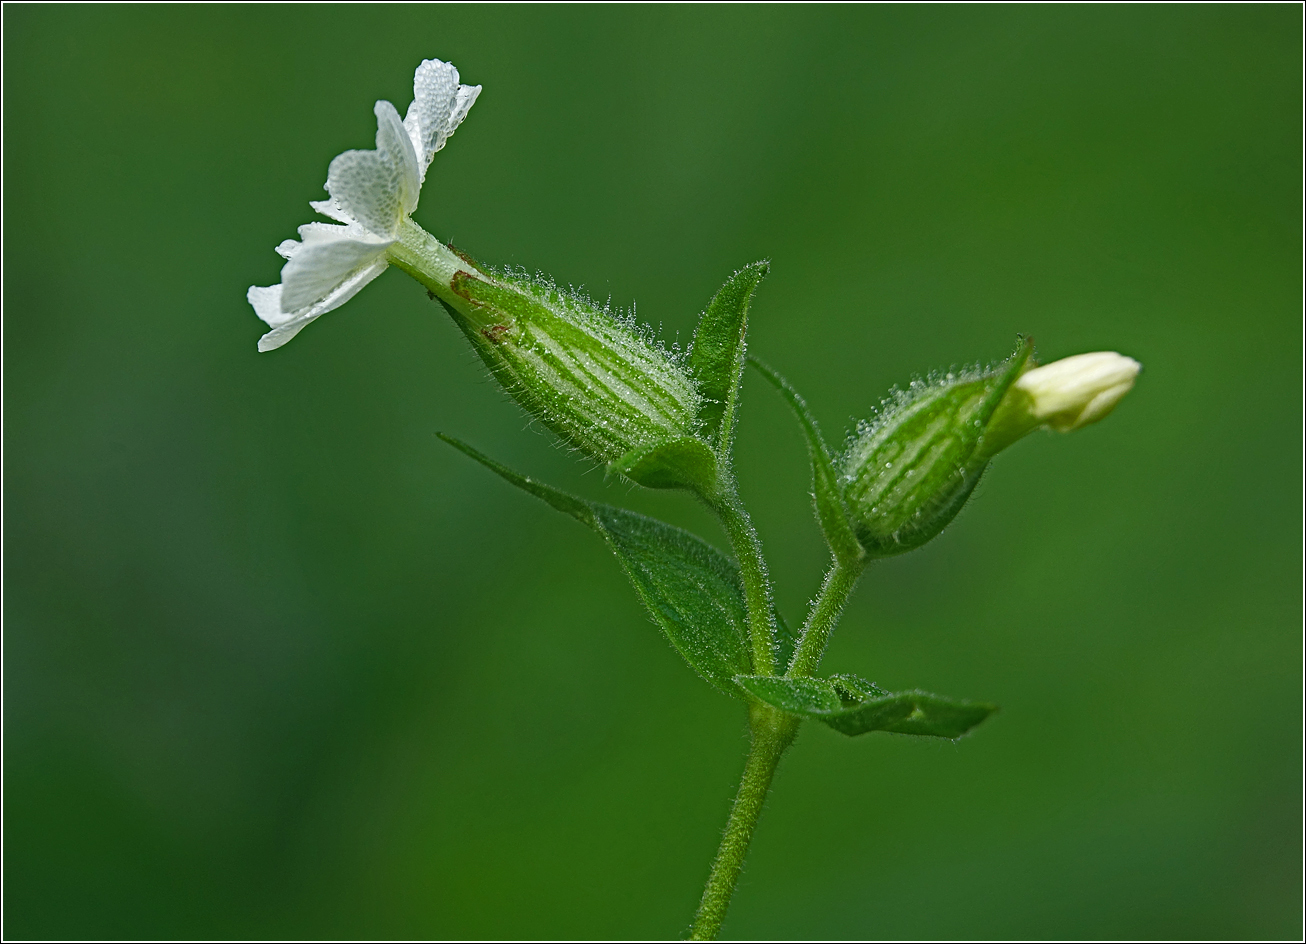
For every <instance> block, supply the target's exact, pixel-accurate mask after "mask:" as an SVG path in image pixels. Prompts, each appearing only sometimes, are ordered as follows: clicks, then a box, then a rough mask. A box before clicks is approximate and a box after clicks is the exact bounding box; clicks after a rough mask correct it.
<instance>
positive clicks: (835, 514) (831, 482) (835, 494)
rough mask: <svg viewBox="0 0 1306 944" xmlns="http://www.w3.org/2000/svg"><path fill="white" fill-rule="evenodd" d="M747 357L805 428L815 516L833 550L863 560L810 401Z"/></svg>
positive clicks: (838, 556) (846, 560) (848, 561)
mask: <svg viewBox="0 0 1306 944" xmlns="http://www.w3.org/2000/svg"><path fill="white" fill-rule="evenodd" d="M748 361H749V363H750V364H752V365H753V366H754V367H756V368H757V370H758V371H759V372H760V373H761V374H762V376H763V377H765V378H766V379H767V380H769V381H770V382H771V383H772V384H773V385H774V386H775V388H776V389H777V390H779V391H780V393H781V395H782V396H783V397H784V398H785V399H786V400H787V401H789V405H790V406H791V407H792V408H793V411H794V415H795V416H797V417H798V424H799V425H800V426H801V427H802V429H803V435H804V436H806V437H807V452H808V454H809V455H810V456H811V459H812V494H813V496H814V500H815V504H816V520H817V521H818V522H819V523H820V525H821V532H822V533H823V534H824V535H825V541H826V543H827V544H828V545H829V546H830V552H831V553H832V554H834V556H835V559H836V560H838V561H840V562H842V563H845V564H854V563H856V562H858V561H860V560H861V559H862V558H863V557H864V556H865V551H864V550H863V549H862V545H861V542H860V541H858V540H857V535H856V533H855V532H854V531H853V526H852V519H851V517H850V516H849V514H848V505H847V503H846V502H845V501H844V495H843V489H842V488H841V487H840V486H839V477H838V475H836V474H835V471H834V463H833V461H832V460H831V459H830V450H829V449H827V448H826V445H825V440H824V439H823V438H822V437H821V430H820V428H819V427H818V426H817V425H816V418H815V417H814V416H812V411H811V410H809V409H808V408H807V401H806V400H804V399H803V398H802V397H801V396H799V395H798V391H797V390H795V389H794V388H793V387H792V386H791V385H790V383H789V381H787V380H785V379H784V377H782V376H780V374H779V373H777V372H776V371H774V370H772V369H771V368H770V367H768V366H767V365H766V364H764V363H762V362H761V361H760V360H758V359H757V358H756V357H750V358H749V359H748Z"/></svg>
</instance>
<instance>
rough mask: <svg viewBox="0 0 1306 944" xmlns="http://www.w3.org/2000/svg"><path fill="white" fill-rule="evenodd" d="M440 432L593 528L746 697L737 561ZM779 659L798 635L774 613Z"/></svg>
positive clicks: (708, 662)
mask: <svg viewBox="0 0 1306 944" xmlns="http://www.w3.org/2000/svg"><path fill="white" fill-rule="evenodd" d="M439 436H440V438H441V439H443V440H444V441H445V442H447V443H449V444H450V445H451V446H453V447H455V448H456V449H459V450H461V451H462V452H464V453H466V454H467V455H469V456H471V457H472V458H473V459H475V460H476V461H477V462H480V463H482V464H483V465H485V466H486V467H488V468H489V469H491V470H492V471H494V472H496V473H498V474H499V475H500V476H502V477H503V478H504V479H507V480H508V481H509V482H511V483H512V484H513V485H516V486H517V487H518V488H520V489H522V490H524V491H527V492H530V493H531V494H532V495H534V496H536V497H537V498H539V499H542V500H543V501H545V502H547V503H548V504H549V505H551V506H553V507H554V508H555V509H557V510H558V511H561V512H563V513H564V514H568V515H571V516H572V517H573V518H575V519H576V520H577V521H580V522H581V523H582V524H584V525H586V526H587V527H589V528H591V529H592V530H593V531H595V533H597V534H598V535H599V536H600V537H601V538H603V540H604V541H606V542H607V545H608V547H610V548H611V549H612V552H613V553H614V554H615V555H616V557H617V560H618V561H619V562H620V564H621V567H622V570H624V571H625V572H626V576H627V577H628V578H629V579H630V582H631V584H632V585H633V586H634V588H635V592H636V593H637V594H638V595H639V598H640V600H641V601H642V602H643V603H644V606H645V607H647V608H648V611H649V614H650V615H652V617H653V620H654V622H656V623H657V624H658V626H659V627H660V628H661V629H662V631H663V632H664V633H665V634H666V637H667V639H668V640H669V641H670V642H671V645H672V646H673V647H674V648H675V649H676V651H677V652H679V653H680V654H681V656H683V657H684V659H685V661H686V662H688V663H689V664H690V666H691V667H692V668H693V669H694V670H695V671H696V672H698V674H699V675H701V676H702V677H703V678H704V679H705V680H706V681H707V682H709V683H711V684H712V685H713V686H715V687H716V688H718V689H720V690H721V691H723V692H726V693H727V694H729V695H732V696H734V697H736V698H739V699H741V700H745V701H747V700H748V695H747V693H746V691H745V690H744V689H743V688H741V687H740V685H739V683H738V682H737V681H736V679H737V678H738V677H741V676H743V677H748V676H750V675H751V674H752V672H753V659H752V649H751V646H750V643H749V636H748V619H747V613H746V609H745V606H744V597H743V584H742V581H741V579H740V576H739V566H738V565H737V564H736V563H735V562H734V561H732V560H731V559H730V558H728V557H726V556H725V555H724V554H722V553H721V552H720V551H718V550H716V548H714V547H712V546H711V545H709V544H707V543H706V542H705V541H703V540H701V539H700V538H698V537H695V536H694V535H692V534H690V533H689V532H687V531H682V530H681V529H679V528H674V527H672V526H671V525H669V524H664V523H663V522H661V521H657V520H655V519H653V518H646V517H645V516H643V515H637V514H635V513H634V512H630V511H625V510H623V509H621V508H614V507H612V506H611V505H604V504H600V503H598V502H590V501H585V500H584V499H582V498H577V497H576V496H574V495H568V494H567V493H566V492H563V491H560V490H558V489H556V488H553V487H552V486H549V485H545V484H543V483H542V482H538V481H536V480H535V479H532V478H529V477H527V476H524V475H520V474H518V473H516V472H514V471H512V470H511V469H509V468H507V467H505V466H503V465H501V464H499V463H498V462H495V461H494V460H493V459H491V458H489V457H488V456H485V455H483V454H482V453H480V452H478V451H477V450H475V449H473V448H472V447H471V446H469V445H467V444H466V443H464V442H461V441H459V440H457V439H454V438H453V437H452V436H446V435H444V434H443V433H441V434H439ZM776 624H777V630H778V631H777V648H778V649H779V651H778V652H777V657H778V660H779V661H780V664H782V665H783V664H785V663H787V662H788V661H789V659H790V658H791V657H792V655H793V648H794V640H793V637H792V636H791V635H790V634H789V631H788V629H787V628H786V627H785V625H784V623H783V621H781V620H780V619H779V616H778V614H777V617H776Z"/></svg>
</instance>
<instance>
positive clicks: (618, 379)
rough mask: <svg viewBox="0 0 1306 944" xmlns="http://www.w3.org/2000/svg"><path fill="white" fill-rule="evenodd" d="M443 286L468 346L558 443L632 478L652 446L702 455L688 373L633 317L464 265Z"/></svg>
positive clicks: (528, 280)
mask: <svg viewBox="0 0 1306 944" xmlns="http://www.w3.org/2000/svg"><path fill="white" fill-rule="evenodd" d="M473 268H474V269H475V271H470V270H471V269H473ZM449 288H450V290H451V293H450V294H449V295H448V296H447V297H446V294H445V293H443V292H441V293H439V294H440V298H441V301H443V302H444V303H445V307H446V308H448V309H449V312H450V314H452V315H453V318H454V321H455V322H456V323H457V324H458V326H459V327H460V328H461V329H462V331H463V333H464V334H465V335H466V336H467V338H468V340H470V341H471V343H472V346H473V347H474V348H475V349H476V352H477V353H478V354H480V356H481V358H482V359H483V360H484V361H485V363H486V365H487V366H488V367H489V368H490V370H491V372H493V374H494V376H495V377H496V378H497V379H498V381H499V382H500V383H501V384H502V385H503V387H504V389H505V390H507V391H508V393H509V394H511V395H512V397H513V398H514V399H515V400H516V401H517V402H518V403H520V404H521V405H522V406H523V407H525V408H526V410H528V411H529V412H530V413H531V414H532V415H533V416H535V417H536V418H537V419H539V421H540V422H542V423H543V424H544V425H545V426H547V427H548V428H549V429H551V430H552V431H553V432H555V433H556V434H557V435H558V436H559V437H560V438H561V439H562V440H563V441H564V442H566V443H568V444H569V445H571V446H573V447H575V448H576V449H578V450H580V451H581V452H583V453H585V454H586V455H587V456H590V457H591V458H593V459H597V460H598V461H600V462H603V463H605V464H607V465H609V466H610V467H611V468H613V470H614V471H618V472H621V473H622V474H627V475H630V477H632V478H634V479H635V480H636V481H641V477H640V474H639V472H638V469H639V468H642V466H640V460H641V457H643V461H644V465H645V466H647V464H648V462H647V457H648V456H649V455H650V454H652V453H656V452H658V451H659V450H662V451H665V450H666V449H667V448H668V447H673V446H674V447H676V448H678V449H679V450H680V451H682V452H683V451H684V450H685V449H689V450H691V451H695V452H702V453H704V454H708V455H710V453H707V447H706V446H705V445H702V444H701V443H699V442H698V441H697V440H696V439H694V437H693V435H692V433H693V430H694V427H695V418H696V416H697V412H698V408H699V404H700V396H699V393H698V390H697V387H696V385H695V383H694V381H693V380H692V379H691V377H690V375H689V373H688V371H687V370H686V369H685V367H684V366H683V365H682V364H681V362H680V359H679V358H677V357H676V356H674V355H672V354H671V353H669V352H667V351H666V350H664V349H663V348H662V347H661V346H660V345H658V344H656V343H655V342H654V341H653V340H652V339H651V338H650V337H649V336H648V333H647V332H646V331H642V330H641V329H640V327H639V326H638V325H636V324H635V322H634V321H633V319H628V318H625V317H622V316H614V315H613V314H612V313H610V312H608V311H606V310H603V309H600V308H598V307H596V306H595V305H594V304H593V303H592V302H591V301H589V300H588V299H586V298H583V297H581V296H579V295H576V294H574V293H570V292H566V291H563V290H561V289H559V288H558V287H557V286H556V285H552V284H550V283H547V282H543V281H541V280H537V279H532V278H529V277H526V276H523V275H516V274H503V273H493V274H491V273H487V272H486V271H485V270H484V269H481V268H478V267H475V266H472V265H469V266H468V267H467V268H466V269H460V270H459V271H457V272H456V273H454V275H453V277H452V279H451V280H450V283H449ZM697 447H701V449H698V448H697ZM663 464H665V463H663ZM631 470H635V474H633V475H632V474H631ZM704 474H709V475H710V471H707V470H705V473H704ZM643 484H648V485H651V486H652V487H682V486H685V485H687V484H691V483H686V482H679V481H676V482H660V481H648V482H643Z"/></svg>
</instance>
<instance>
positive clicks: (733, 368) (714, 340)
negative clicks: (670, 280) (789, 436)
mask: <svg viewBox="0 0 1306 944" xmlns="http://www.w3.org/2000/svg"><path fill="white" fill-rule="evenodd" d="M770 269H771V265H770V263H767V262H754V263H753V264H752V265H747V266H744V267H743V268H742V269H740V270H739V271H738V272H736V273H735V274H734V275H732V276H730V278H728V279H727V280H726V284H725V285H723V286H721V288H720V289H719V290H718V291H717V293H716V295H714V296H713V297H712V301H711V302H709V303H708V306H707V311H705V312H703V317H702V318H700V319H699V322H698V327H697V328H696V329H695V330H694V347H693V351H692V353H691V354H690V360H689V369H690V371H691V372H692V373H693V375H694V379H695V380H697V381H698V385H699V391H700V392H701V393H702V394H703V405H702V406H701V407H700V408H699V411H698V419H699V423H700V430H701V432H702V434H703V437H704V438H705V439H706V440H707V441H708V442H709V443H710V444H711V445H712V447H713V448H714V449H715V450H716V452H717V455H719V456H722V457H725V456H728V455H729V454H730V443H731V437H732V436H733V434H734V425H735V413H736V411H737V407H738V404H739V380H740V375H741V374H742V373H743V370H744V336H745V334H746V333H747V330H748V303H749V301H750V300H751V299H752V297H753V291H754V289H756V288H757V286H758V283H760V282H761V281H762V279H764V278H766V274H767V272H769V271H770Z"/></svg>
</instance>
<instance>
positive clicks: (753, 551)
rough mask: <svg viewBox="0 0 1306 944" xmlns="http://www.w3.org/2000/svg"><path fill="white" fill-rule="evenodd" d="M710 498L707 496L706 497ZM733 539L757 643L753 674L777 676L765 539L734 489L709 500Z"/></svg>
mask: <svg viewBox="0 0 1306 944" xmlns="http://www.w3.org/2000/svg"><path fill="white" fill-rule="evenodd" d="M705 497H706V496H705ZM707 504H708V506H709V507H710V508H711V509H712V510H713V511H714V512H716V515H717V517H718V518H719V519H720V521H721V526H722V527H723V528H725V532H726V536H727V537H728V538H730V546H731V548H732V549H733V550H734V552H735V559H736V560H738V561H739V572H740V575H741V576H742V577H743V581H744V603H745V605H746V606H747V608H748V629H749V634H750V636H751V637H752V643H753V672H754V674H756V675H775V625H774V616H773V613H772V608H771V578H770V576H769V575H768V574H767V571H766V558H764V557H763V556H762V539H761V538H759V537H758V536H757V529H756V528H754V527H753V521H752V519H751V518H749V516H748V512H747V511H746V510H745V508H744V503H743V502H741V501H740V500H739V496H738V495H736V494H735V492H734V489H733V488H732V489H730V490H729V491H723V492H721V493H720V494H719V495H716V496H713V497H708V498H707Z"/></svg>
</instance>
